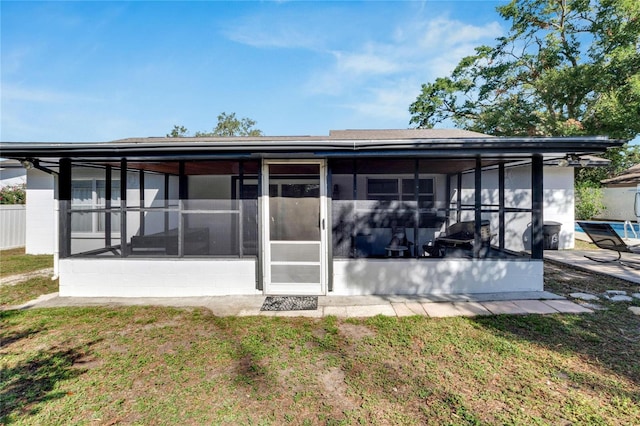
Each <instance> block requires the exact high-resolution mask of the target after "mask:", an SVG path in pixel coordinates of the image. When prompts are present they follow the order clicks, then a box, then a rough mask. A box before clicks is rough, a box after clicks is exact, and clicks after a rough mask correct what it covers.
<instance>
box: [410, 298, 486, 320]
mask: <svg viewBox="0 0 640 426" xmlns="http://www.w3.org/2000/svg"><path fill="white" fill-rule="evenodd" d="M422 307H423V308H424V310H425V311H426V312H427V314H428V315H429V316H430V317H434V318H445V317H460V316H464V317H474V316H477V315H491V312H489V311H488V310H487V309H485V307H484V306H482V305H481V304H480V303H477V302H455V303H424V304H423V305H422Z"/></svg>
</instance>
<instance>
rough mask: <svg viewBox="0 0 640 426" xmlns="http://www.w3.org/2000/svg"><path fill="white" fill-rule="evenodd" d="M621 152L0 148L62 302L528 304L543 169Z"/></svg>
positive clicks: (442, 143) (206, 142)
mask: <svg viewBox="0 0 640 426" xmlns="http://www.w3.org/2000/svg"><path fill="white" fill-rule="evenodd" d="M620 145H621V142H620V143H619V142H616V141H610V140H608V139H607V138H601V137H581V138H495V137H489V136H486V135H482V134H478V133H473V132H466V131H460V130H357V131H356V130H345V131H332V132H331V134H330V135H329V136H328V137H310V136H305V137H236V138H141V139H125V140H120V141H114V142H109V143H88V144H78V143H67V144H31V143H29V144H19V143H3V144H2V146H1V149H2V152H3V155H5V156H7V157H9V158H14V159H17V160H23V161H24V160H28V161H30V162H32V163H33V164H34V168H33V169H31V170H30V174H29V187H28V195H27V196H28V199H29V203H31V202H32V201H33V202H34V203H36V204H37V207H35V208H34V214H35V213H36V212H38V214H40V215H43V217H44V218H45V219H44V220H43V221H42V222H41V223H42V224H43V225H42V228H40V229H37V230H34V231H33V234H32V237H33V238H31V239H29V238H28V243H27V246H28V247H27V248H28V250H30V249H29V244H30V243H31V244H33V245H34V246H36V245H37V244H38V242H37V237H42V240H41V247H42V248H44V247H45V246H46V245H47V244H50V241H58V243H57V245H56V247H55V251H56V253H55V254H56V259H57V262H56V263H57V265H56V267H57V270H58V272H59V276H60V294H61V295H62V296H201V295H229V294H327V295H332V294H333V295H347V294H442V293H487V292H501V291H540V290H542V285H543V280H542V278H543V263H542V255H543V246H544V227H543V220H551V221H557V222H561V223H562V224H563V228H562V232H561V234H560V242H559V246H560V248H570V247H572V246H573V223H574V216H573V211H574V198H573V169H572V168H570V167H557V166H556V165H555V164H558V161H559V160H562V159H564V158H565V157H567V156H576V155H582V154H590V153H598V152H603V151H605V150H606V149H607V148H609V147H613V146H620ZM52 176H54V177H55V178H52ZM32 177H33V181H34V183H33V185H32V183H31V182H32ZM36 177H37V179H36ZM32 191H33V192H34V194H35V195H34V196H32ZM56 200H57V202H56ZM54 212H55V213H56V217H57V218H58V219H57V220H56V221H55V225H56V226H50V224H51V222H48V221H47V219H46V218H47V217H48V218H49V219H48V220H51V218H52V216H51V215H52V214H53V213H54ZM543 212H544V213H543ZM58 213H59V214H58ZM32 219H33V220H35V217H33V218H32ZM456 223H457V224H459V225H458V227H457V228H456V227H453V228H449V227H450V226H451V225H453V224H456ZM29 226H31V225H29ZM461 226H462V228H464V229H465V234H466V235H465V236H464V237H462V238H463V240H464V241H463V243H460V244H457V243H456V242H455V241H456V240H454V242H453V243H452V242H451V240H452V239H453V238H454V237H455V238H460V236H459V235H458V236H453V235H450V233H451V230H452V229H454V228H455V229H459V228H460V227H461ZM462 228H460V229H462ZM447 230H449V233H447ZM445 234H446V236H447V238H442V237H443V236H444V235H445ZM434 246H435V247H439V248H440V249H439V250H434V248H433V247H434ZM34 251H37V250H35V249H34Z"/></svg>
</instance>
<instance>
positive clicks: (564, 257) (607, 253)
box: [544, 250, 640, 284]
mask: <svg viewBox="0 0 640 426" xmlns="http://www.w3.org/2000/svg"><path fill="white" fill-rule="evenodd" d="M585 255H587V256H592V257H595V258H598V259H600V258H602V259H615V258H616V257H617V256H618V255H617V253H616V252H614V251H611V250H557V251H556V250H546V251H545V252H544V258H545V260H551V261H554V262H558V263H562V264H566V265H569V266H571V267H574V268H579V269H582V270H585V271H587V272H594V273H597V274H604V275H609V276H611V277H615V278H619V279H621V280H625V281H629V282H632V283H636V284H640V270H638V269H633V268H630V267H627V266H622V265H620V264H619V263H615V262H612V263H599V262H595V261H593V260H590V259H587V258H586V257H584V256H585ZM624 259H629V260H634V261H636V262H639V261H640V255H637V254H633V253H623V254H622V260H624Z"/></svg>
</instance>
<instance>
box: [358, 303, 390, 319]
mask: <svg viewBox="0 0 640 426" xmlns="http://www.w3.org/2000/svg"><path fill="white" fill-rule="evenodd" d="M376 315H384V316H388V317H395V316H396V311H394V310H393V307H392V306H391V304H386V305H367V306H347V317H349V318H364V317H375V316H376Z"/></svg>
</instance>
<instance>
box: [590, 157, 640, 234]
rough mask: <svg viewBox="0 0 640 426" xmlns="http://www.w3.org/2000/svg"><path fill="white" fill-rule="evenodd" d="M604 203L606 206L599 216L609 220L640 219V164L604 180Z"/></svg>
mask: <svg viewBox="0 0 640 426" xmlns="http://www.w3.org/2000/svg"><path fill="white" fill-rule="evenodd" d="M602 184H603V186H604V189H603V191H602V203H603V204H604V205H605V206H606V210H604V211H603V212H602V213H601V214H600V215H599V217H600V218H602V219H607V220H619V221H625V220H630V221H634V222H635V221H637V220H638V219H640V205H639V203H640V199H639V200H637V199H638V198H640V196H639V195H637V194H638V193H640V164H636V165H635V166H632V167H630V168H628V169H627V170H625V171H624V172H622V173H621V174H620V175H618V176H616V177H613V178H610V179H605V180H603V181H602Z"/></svg>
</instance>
